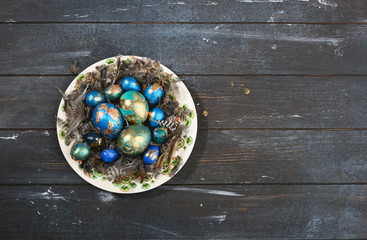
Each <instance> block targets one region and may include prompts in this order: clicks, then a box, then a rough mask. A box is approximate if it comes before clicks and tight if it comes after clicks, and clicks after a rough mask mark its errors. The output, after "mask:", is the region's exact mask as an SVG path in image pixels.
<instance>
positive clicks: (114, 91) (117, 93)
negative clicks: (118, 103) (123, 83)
mask: <svg viewBox="0 0 367 240" xmlns="http://www.w3.org/2000/svg"><path fill="white" fill-rule="evenodd" d="M104 93H105V94H106V97H107V98H108V99H109V100H111V101H114V100H117V99H119V98H120V97H121V95H122V93H123V91H122V88H121V87H120V85H117V84H112V85H109V86H107V87H106V89H105V91H104Z"/></svg>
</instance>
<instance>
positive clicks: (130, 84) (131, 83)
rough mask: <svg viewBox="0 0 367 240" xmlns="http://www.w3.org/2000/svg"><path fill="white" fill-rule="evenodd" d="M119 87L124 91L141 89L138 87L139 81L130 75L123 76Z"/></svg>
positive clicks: (138, 90)
mask: <svg viewBox="0 0 367 240" xmlns="http://www.w3.org/2000/svg"><path fill="white" fill-rule="evenodd" d="M121 87H122V89H123V90H124V91H125V92H127V91H137V92H140V91H141V87H140V84H139V82H138V81H136V79H135V78H133V77H131V76H127V77H124V78H123V79H122V81H121Z"/></svg>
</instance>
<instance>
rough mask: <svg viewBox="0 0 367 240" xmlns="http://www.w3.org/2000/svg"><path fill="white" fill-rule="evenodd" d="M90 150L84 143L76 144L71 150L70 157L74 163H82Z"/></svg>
mask: <svg viewBox="0 0 367 240" xmlns="http://www.w3.org/2000/svg"><path fill="white" fill-rule="evenodd" d="M89 154H90V148H89V146H88V144H86V143H82V142H80V143H77V144H76V145H75V146H74V147H73V148H72V150H71V157H72V159H74V160H76V161H83V160H85V159H87V158H88V157H89Z"/></svg>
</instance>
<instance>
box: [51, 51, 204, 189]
mask: <svg viewBox="0 0 367 240" xmlns="http://www.w3.org/2000/svg"><path fill="white" fill-rule="evenodd" d="M132 57H134V58H138V59H141V57H137V56H121V55H120V58H121V60H126V59H128V58H132ZM110 59H113V60H116V57H112V58H107V59H104V60H101V61H99V62H96V63H95V64H93V65H91V66H89V67H88V68H86V69H85V70H84V71H83V72H81V73H80V74H79V76H80V75H81V74H85V73H87V72H92V71H94V70H95V68H96V66H99V65H102V64H107V60H110ZM161 66H162V68H163V70H164V72H166V73H168V74H171V75H172V77H173V78H178V77H177V76H176V74H174V73H173V72H172V71H171V70H169V69H168V68H167V67H165V66H163V65H161ZM77 78H78V77H76V78H75V79H74V80H73V81H72V82H71V84H70V85H69V87H68V88H67V90H66V93H70V92H72V91H73V90H74V88H75V83H76V81H77ZM176 84H177V87H178V88H177V89H178V91H179V92H174V94H175V96H176V99H177V100H178V102H179V105H180V106H183V105H184V104H186V105H187V107H188V109H190V110H191V112H192V115H191V117H192V118H190V119H189V121H190V120H191V125H190V126H189V127H188V128H186V129H185V131H184V132H183V136H185V137H187V138H185V139H188V138H190V139H191V141H186V140H185V145H184V146H183V147H181V148H179V149H178V150H177V152H176V153H175V154H174V156H177V155H179V156H181V157H182V161H181V163H180V165H179V167H178V170H177V172H178V171H179V170H180V169H181V168H182V167H183V165H184V164H185V163H186V161H187V160H188V159H189V156H190V154H191V152H192V149H193V147H194V144H195V140H196V134H197V124H198V123H197V114H196V109H195V105H194V101H193V99H192V97H191V95H190V92H189V90H188V89H187V88H186V86H185V84H184V83H183V82H182V81H178V82H177V83H176ZM63 105H64V100H63V99H61V102H60V105H59V110H58V113H57V116H58V117H59V118H61V119H62V120H66V114H65V112H64V110H63ZM56 125H57V133H58V134H57V135H58V140H59V144H60V148H61V151H62V153H63V154H64V156H65V158H66V160H67V162H68V163H69V165H70V166H71V168H72V169H73V170H74V171H75V172H76V173H77V174H78V175H79V176H80V177H81V178H83V179H84V180H85V181H87V182H88V183H90V184H92V185H93V186H96V187H98V188H100V189H103V190H106V191H109V192H114V193H124V194H126V193H127V194H129V193H139V192H144V191H148V190H151V189H154V188H156V187H158V186H160V185H162V184H163V183H165V182H167V181H168V180H170V179H171V177H170V176H169V175H168V174H169V172H170V170H171V169H172V168H173V167H174V161H173V163H172V164H173V165H172V166H171V165H170V166H169V167H168V168H167V169H166V171H165V172H164V173H161V174H159V175H158V176H157V177H153V176H151V175H150V176H148V177H147V178H146V179H145V180H144V182H143V183H140V181H135V180H129V179H128V180H127V181H126V182H125V183H123V184H117V185H115V184H113V183H112V182H110V181H108V180H107V179H106V178H105V177H103V176H100V175H99V174H98V173H95V172H91V173H88V174H86V173H84V171H83V170H82V169H81V168H79V164H78V162H76V161H74V160H73V159H72V158H71V155H70V150H71V147H72V145H73V142H71V144H69V145H68V146H67V145H66V144H65V141H64V138H63V137H62V131H63V130H62V128H61V126H58V124H56ZM190 142H191V143H190ZM189 143H190V144H189ZM177 172H176V174H177Z"/></svg>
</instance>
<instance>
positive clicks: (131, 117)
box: [120, 91, 149, 124]
mask: <svg viewBox="0 0 367 240" xmlns="http://www.w3.org/2000/svg"><path fill="white" fill-rule="evenodd" d="M148 111H149V106H148V103H147V101H146V100H145V98H144V96H143V95H142V94H141V93H138V92H137V91H127V92H125V93H124V94H122V96H121V98H120V112H121V114H122V115H123V116H124V117H126V119H127V120H128V121H129V123H131V124H140V123H144V121H145V120H146V119H147V117H148Z"/></svg>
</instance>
